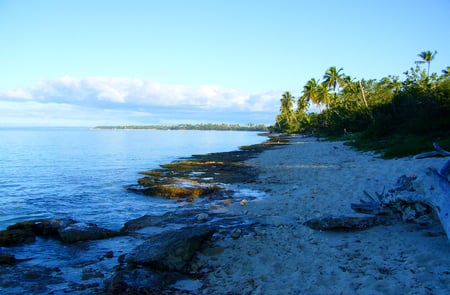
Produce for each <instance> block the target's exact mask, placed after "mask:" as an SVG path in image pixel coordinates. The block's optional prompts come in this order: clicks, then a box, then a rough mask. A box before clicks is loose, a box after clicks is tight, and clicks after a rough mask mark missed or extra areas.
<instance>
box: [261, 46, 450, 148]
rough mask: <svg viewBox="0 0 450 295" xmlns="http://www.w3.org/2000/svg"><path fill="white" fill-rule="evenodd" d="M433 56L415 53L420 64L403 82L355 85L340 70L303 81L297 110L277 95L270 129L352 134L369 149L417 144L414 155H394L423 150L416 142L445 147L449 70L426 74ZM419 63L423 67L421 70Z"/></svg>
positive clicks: (449, 130)
mask: <svg viewBox="0 0 450 295" xmlns="http://www.w3.org/2000/svg"><path fill="white" fill-rule="evenodd" d="M436 54H437V52H436V51H434V52H432V51H423V52H421V53H419V54H418V56H419V57H420V58H421V61H419V62H416V65H415V66H413V67H411V68H410V69H408V70H407V71H405V72H404V73H403V75H404V78H403V79H400V78H399V76H395V75H389V76H386V77H382V78H380V79H369V80H365V79H361V80H356V79H354V78H352V77H351V76H349V75H346V74H345V73H344V70H343V68H338V67H335V66H332V67H330V68H328V69H327V70H326V71H325V73H324V75H323V77H322V81H321V80H319V79H316V78H311V79H310V80H308V81H307V82H306V84H305V85H304V86H303V87H302V88H301V94H300V95H299V96H298V99H297V105H296V106H295V105H294V101H295V99H296V98H295V97H294V96H293V95H292V94H291V93H290V92H288V91H287V92H285V93H284V94H283V95H282V98H281V107H280V114H279V115H277V118H276V124H275V125H274V126H271V128H270V129H271V131H274V132H284V133H303V134H310V133H316V134H318V133H320V134H321V135H326V136H342V135H347V136H348V135H350V134H351V135H355V136H354V138H356V135H357V138H358V142H359V143H361V142H363V141H364V142H366V143H370V144H372V143H376V142H382V141H383V140H384V141H386V138H393V137H401V138H403V140H404V141H405V140H406V139H408V140H411V139H412V138H416V139H417V141H416V142H412V144H411V145H413V146H415V147H416V150H414V148H412V149H409V150H408V151H405V152H399V155H406V154H413V153H414V152H417V151H420V149H423V148H424V147H421V146H420V145H423V144H422V143H421V144H418V142H426V144H428V142H429V141H433V140H436V139H437V138H439V139H440V140H444V141H445V140H448V141H449V143H450V74H449V71H450V67H446V68H445V69H443V70H442V74H440V75H438V74H437V73H430V63H431V62H432V61H433V60H434V58H435V56H436ZM422 64H426V68H425V69H424V68H422V67H421V65H422ZM313 106H315V107H313ZM311 110H315V111H314V112H313V111H311ZM424 139H426V140H424ZM424 144H425V143H424Z"/></svg>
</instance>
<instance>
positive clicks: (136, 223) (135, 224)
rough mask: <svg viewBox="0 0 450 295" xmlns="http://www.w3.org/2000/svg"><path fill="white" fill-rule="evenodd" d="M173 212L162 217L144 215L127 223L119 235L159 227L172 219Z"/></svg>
mask: <svg viewBox="0 0 450 295" xmlns="http://www.w3.org/2000/svg"><path fill="white" fill-rule="evenodd" d="M174 215H175V214H174V213H173V212H167V213H165V214H163V215H144V216H141V217H139V218H136V219H132V220H129V221H127V222H126V223H125V224H124V226H123V227H122V228H121V229H120V232H121V233H128V232H133V231H137V230H139V229H142V228H144V227H148V226H156V225H160V224H161V223H162V222H164V221H166V220H167V219H169V218H171V217H173V216H174Z"/></svg>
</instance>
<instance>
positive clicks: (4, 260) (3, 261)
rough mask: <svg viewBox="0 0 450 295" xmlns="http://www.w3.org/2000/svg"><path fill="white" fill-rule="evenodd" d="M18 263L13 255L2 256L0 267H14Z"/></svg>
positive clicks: (0, 255)
mask: <svg viewBox="0 0 450 295" xmlns="http://www.w3.org/2000/svg"><path fill="white" fill-rule="evenodd" d="M15 263H16V257H14V255H11V254H0V265H5V264H6V265H14V264H15Z"/></svg>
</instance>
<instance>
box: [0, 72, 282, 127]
mask: <svg viewBox="0 0 450 295" xmlns="http://www.w3.org/2000/svg"><path fill="white" fill-rule="evenodd" d="M279 97H280V91H266V92H260V93H246V92H244V91H239V90H234V89H227V88H223V87H220V86H216V85H200V86H186V85H167V84H161V83H158V82H155V81H151V80H144V79H134V78H117V77H90V78H74V77H69V76H65V77H61V78H57V79H50V80H44V81H40V82H38V83H36V85H35V86H33V87H29V88H16V89H12V90H0V106H3V108H0V109H3V111H1V110H0V112H1V113H2V114H1V115H3V118H2V119H0V124H3V125H5V124H6V125H8V122H9V123H11V122H13V121H14V120H16V121H20V120H24V118H27V122H29V121H30V120H31V119H32V118H36V119H39V120H44V121H45V122H51V120H52V119H55V120H56V121H57V122H59V123H61V122H62V121H64V120H63V119H64V115H62V114H66V115H67V116H68V117H70V118H67V120H71V122H78V123H80V122H88V121H91V122H98V123H101V122H105V121H108V123H112V124H124V123H129V122H130V123H133V122H136V123H148V124H159V123H161V124H162V123H166V122H167V123H168V122H172V123H174V124H176V123H177V122H186V121H189V122H210V121H215V122H218V121H220V122H229V123H243V122H245V123H243V124H246V123H249V122H252V123H263V124H264V123H267V122H271V121H272V120H274V116H275V114H276V113H277V112H278V108H279ZM5 110H7V113H5ZM114 112H115V114H116V116H115V118H111V117H110V116H111V115H112V114H113V113H114ZM52 113H53V114H54V115H52ZM43 114H45V115H46V116H43ZM102 116H103V117H104V118H103V117H102ZM21 117H22V119H21ZM61 117H63V118H61ZM6 118H8V119H7V120H8V121H7V122H6ZM114 120H116V121H114ZM45 122H44V123H45ZM50 125H54V124H50ZM71 125H73V124H71Z"/></svg>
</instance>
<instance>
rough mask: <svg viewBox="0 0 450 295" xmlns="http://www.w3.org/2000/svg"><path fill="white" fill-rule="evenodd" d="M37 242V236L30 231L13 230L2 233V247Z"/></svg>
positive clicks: (0, 243)
mask: <svg viewBox="0 0 450 295" xmlns="http://www.w3.org/2000/svg"><path fill="white" fill-rule="evenodd" d="M35 240H36V235H35V234H34V233H33V232H32V231H30V230H23V229H11V230H2V231H0V247H8V246H16V245H20V244H24V243H32V242H34V241H35Z"/></svg>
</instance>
